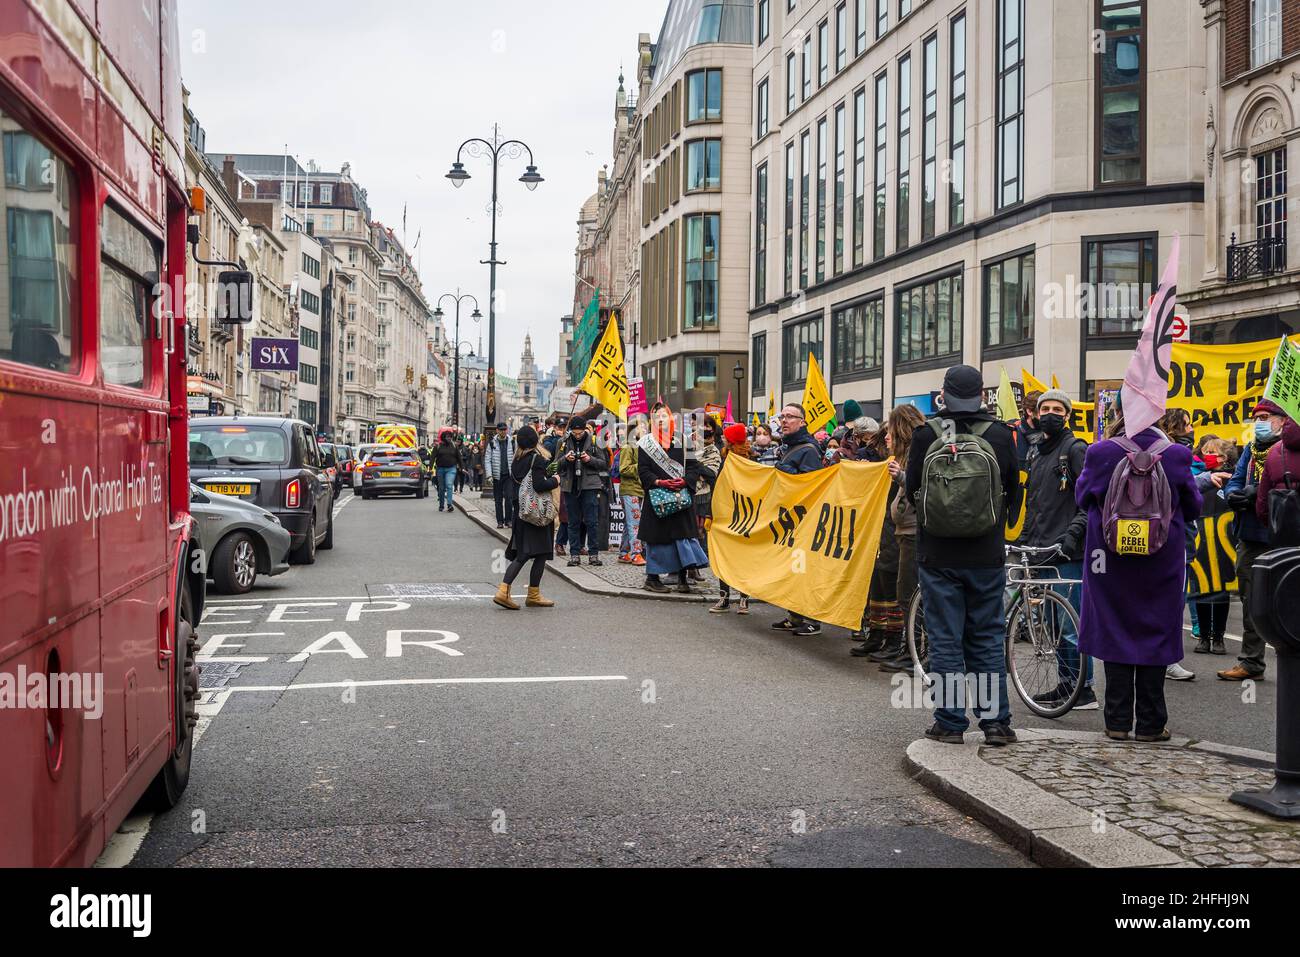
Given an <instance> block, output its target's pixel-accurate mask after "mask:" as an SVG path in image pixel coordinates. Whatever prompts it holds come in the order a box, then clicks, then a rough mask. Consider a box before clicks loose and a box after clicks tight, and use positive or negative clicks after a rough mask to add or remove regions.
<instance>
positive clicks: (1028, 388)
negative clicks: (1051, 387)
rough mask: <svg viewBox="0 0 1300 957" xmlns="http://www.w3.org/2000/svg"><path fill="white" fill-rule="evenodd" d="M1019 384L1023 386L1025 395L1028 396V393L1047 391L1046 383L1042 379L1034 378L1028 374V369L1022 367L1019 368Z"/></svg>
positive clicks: (1030, 373) (1031, 374)
mask: <svg viewBox="0 0 1300 957" xmlns="http://www.w3.org/2000/svg"><path fill="white" fill-rule="evenodd" d="M1020 382H1021V384H1022V385H1023V386H1024V389H1025V394H1026V395H1028V394H1029V393H1030V392H1046V391H1047V383H1046V382H1044V381H1043V380H1042V379H1038V378H1035V377H1034V374H1033V373H1032V372H1030V371H1029V370H1028V369H1026V368H1025V367H1024V366H1021V367H1020Z"/></svg>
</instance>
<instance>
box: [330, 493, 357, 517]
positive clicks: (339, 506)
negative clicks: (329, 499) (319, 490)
mask: <svg viewBox="0 0 1300 957" xmlns="http://www.w3.org/2000/svg"><path fill="white" fill-rule="evenodd" d="M354 498H356V495H355V494H353V495H349V496H348V497H347V498H342V499H339V502H338V504H337V505H335V506H334V516H335V517H336V518H337V517H338V514H339V512H341V511H343V509H344V508H346V507H347V504H348V502H350V501H352V500H353V499H354Z"/></svg>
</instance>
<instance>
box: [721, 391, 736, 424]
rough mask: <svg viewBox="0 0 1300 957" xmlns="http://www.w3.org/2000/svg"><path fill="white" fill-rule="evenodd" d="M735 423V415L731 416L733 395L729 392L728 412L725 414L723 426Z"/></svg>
mask: <svg viewBox="0 0 1300 957" xmlns="http://www.w3.org/2000/svg"><path fill="white" fill-rule="evenodd" d="M735 421H736V417H735V416H734V415H732V414H731V393H730V392H728V393H727V411H726V413H725V414H724V415H723V417H722V424H723V425H732V424H734V423H735Z"/></svg>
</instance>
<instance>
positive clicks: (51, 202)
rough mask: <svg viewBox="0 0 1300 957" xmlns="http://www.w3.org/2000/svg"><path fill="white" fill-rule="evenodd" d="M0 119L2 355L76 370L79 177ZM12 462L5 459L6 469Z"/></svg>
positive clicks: (12, 121)
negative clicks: (0, 158)
mask: <svg viewBox="0 0 1300 957" xmlns="http://www.w3.org/2000/svg"><path fill="white" fill-rule="evenodd" d="M0 123H3V125H4V127H5V130H6V132H5V133H4V135H3V152H4V184H3V185H4V189H3V190H2V191H0V207H4V210H5V220H4V221H5V229H6V234H7V241H6V245H5V247H4V248H5V252H6V253H7V255H6V257H5V258H6V260H7V261H6V262H5V263H4V264H3V265H0V299H3V300H5V306H4V308H3V309H0V359H5V360H8V361H9V362H21V363H22V364H23V365H26V366H34V367H36V368H38V369H46V370H49V371H52V372H76V371H78V370H79V369H80V366H81V341H80V340H81V336H80V324H81V317H80V312H81V310H80V307H79V295H78V285H77V276H78V274H79V266H78V262H79V261H80V255H79V254H80V251H81V244H80V242H79V231H78V225H79V216H78V213H77V210H78V204H77V199H78V191H77V182H76V179H75V178H74V176H73V173H72V170H71V168H70V167H69V166H68V165H67V164H66V163H64V161H63V160H62V159H60V158H59V157H58V156H57V155H56V154H54V153H53V152H52V151H51V150H50V149H49V148H48V147H46V146H45V144H44V143H42V142H41V141H40V140H38V139H37V138H36V137H34V136H33V135H31V134H30V133H28V132H26V131H25V130H23V129H22V128H21V127H20V126H19V125H18V120H17V119H16V118H15V117H13V116H12V115H10V114H9V113H6V112H4V111H3V110H0ZM106 209H107V208H106ZM10 448H15V447H14V446H10ZM14 463H15V460H14V459H13V458H12V457H9V458H8V461H6V463H5V468H6V470H7V471H8V470H9V469H11V468H12V467H13V465H14ZM8 474H13V473H12V472H8Z"/></svg>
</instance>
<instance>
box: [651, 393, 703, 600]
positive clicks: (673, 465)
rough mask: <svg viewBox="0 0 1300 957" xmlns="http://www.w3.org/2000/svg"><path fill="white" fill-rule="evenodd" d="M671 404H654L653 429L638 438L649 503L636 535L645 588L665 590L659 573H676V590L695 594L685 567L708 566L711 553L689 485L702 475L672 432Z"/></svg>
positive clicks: (692, 457)
mask: <svg viewBox="0 0 1300 957" xmlns="http://www.w3.org/2000/svg"><path fill="white" fill-rule="evenodd" d="M674 432H675V427H674V424H673V416H672V410H671V409H669V408H668V407H667V406H666V405H656V408H655V411H654V412H652V413H651V416H650V431H649V432H648V433H647V434H646V435H643V436H642V437H641V439H640V441H638V442H637V452H638V455H637V473H638V475H639V476H640V478H641V486H642V488H643V489H645V493H646V498H647V499H648V501H649V503H650V507H649V508H644V509H642V511H641V527H640V529H639V530H638V533H637V534H638V537H639V538H640V539H641V541H642V542H643V543H644V544H645V555H646V566H645V569H646V580H645V588H646V590H647V591H652V592H666V591H668V590H669V589H668V586H667V585H665V584H664V582H663V581H662V579H661V578H660V577H659V576H661V575H672V574H676V575H677V591H678V592H680V593H682V594H684V595H689V594H692V589H691V586H690V582H689V581H687V573H688V572H689V570H690V569H692V568H704V567H705V566H707V565H708V564H709V559H708V556H707V555H705V554H704V549H703V548H701V547H700V543H699V540H698V539H697V537H696V536H697V535H698V534H699V528H698V526H697V524H696V518H695V505H694V497H693V495H692V493H691V490H692V489H694V488H695V483H696V482H697V481H699V478H700V470H699V461H698V459H696V458H695V457H694V456H691V458H690V459H689V461H688V460H687V457H686V452H685V449H684V448H683V442H682V440H681V439H680V438H677V439H676V440H674V439H675V437H674Z"/></svg>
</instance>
